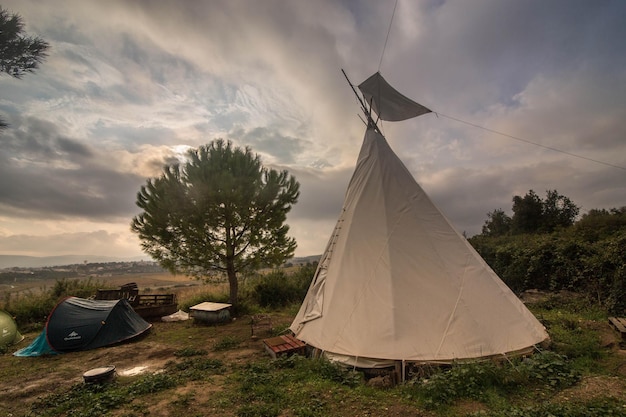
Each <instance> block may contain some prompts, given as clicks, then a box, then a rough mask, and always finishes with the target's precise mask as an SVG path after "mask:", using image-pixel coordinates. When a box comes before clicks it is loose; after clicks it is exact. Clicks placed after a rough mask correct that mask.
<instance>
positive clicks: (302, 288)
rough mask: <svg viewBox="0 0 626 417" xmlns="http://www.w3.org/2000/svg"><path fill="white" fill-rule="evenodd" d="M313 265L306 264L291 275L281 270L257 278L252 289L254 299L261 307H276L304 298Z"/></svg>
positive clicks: (311, 277)
mask: <svg viewBox="0 0 626 417" xmlns="http://www.w3.org/2000/svg"><path fill="white" fill-rule="evenodd" d="M314 273H315V267H314V266H313V265H306V266H303V267H301V268H300V269H298V270H297V271H296V272H294V273H293V274H291V275H287V274H286V273H285V272H284V271H282V270H276V271H273V272H271V273H269V274H267V275H265V276H261V277H259V278H258V282H257V283H256V284H255V285H254V290H253V291H252V294H253V298H254V300H255V301H256V302H257V303H258V304H259V305H260V306H262V307H271V308H278V307H284V306H286V305H289V304H292V303H299V302H301V301H302V300H303V299H304V296H305V295H306V292H307V290H308V288H309V285H310V283H311V280H312V279H313V274H314Z"/></svg>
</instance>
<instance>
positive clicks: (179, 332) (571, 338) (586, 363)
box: [0, 295, 626, 417]
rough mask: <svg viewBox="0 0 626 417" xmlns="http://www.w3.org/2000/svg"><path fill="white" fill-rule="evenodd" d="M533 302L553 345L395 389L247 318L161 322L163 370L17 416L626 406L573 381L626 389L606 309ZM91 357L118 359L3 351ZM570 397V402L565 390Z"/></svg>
mask: <svg viewBox="0 0 626 417" xmlns="http://www.w3.org/2000/svg"><path fill="white" fill-rule="evenodd" d="M297 307H298V306H296V305H291V306H286V307H284V308H281V309H277V310H271V314H272V321H273V324H274V325H275V329H279V330H281V329H282V330H284V329H285V328H286V326H287V325H288V323H290V322H291V317H292V316H293V314H294V311H296V310H297ZM529 307H530V308H531V310H532V311H533V312H534V313H535V314H536V315H537V317H538V318H539V319H540V320H541V321H542V322H543V323H544V324H545V325H546V327H547V329H548V332H549V334H550V336H551V339H552V340H551V343H550V345H549V346H546V347H545V348H544V350H543V351H542V352H541V353H538V354H535V355H533V356H531V357H529V358H526V359H521V358H518V359H511V360H510V361H506V360H505V361H501V362H492V361H485V362H481V363H466V364H463V363H457V364H453V365H451V366H447V367H437V366H430V367H422V368H415V369H414V371H415V374H416V375H417V374H419V375H420V376H421V378H419V379H416V380H413V381H410V382H408V383H406V384H404V385H398V386H395V387H391V388H387V389H381V388H374V387H371V386H368V385H367V383H366V378H365V376H364V375H363V374H361V373H359V372H356V371H354V370H352V369H347V368H344V367H340V366H337V365H334V364H332V363H329V362H327V361H325V360H314V359H307V358H303V357H300V356H291V357H281V358H279V359H278V360H271V359H270V358H269V357H268V356H267V355H266V354H265V353H264V352H263V350H262V347H261V346H260V343H261V342H260V341H258V340H253V339H251V338H250V326H249V323H248V321H247V320H245V319H243V318H241V319H238V320H235V321H234V322H232V323H228V324H224V325H219V326H198V325H194V324H193V322H192V321H188V322H178V323H159V325H158V326H155V330H154V332H152V333H151V334H149V335H148V336H147V337H146V339H145V340H142V341H139V342H137V345H136V347H137V348H143V346H144V345H143V344H144V343H146V344H148V343H149V344H150V345H159V346H162V347H163V350H162V351H163V352H165V353H164V355H168V356H165V357H166V358H167V360H169V362H167V364H166V365H165V367H164V369H163V371H162V372H161V373H157V374H144V375H138V376H133V377H129V376H118V377H117V378H116V379H115V380H114V381H113V382H110V383H106V384H83V383H77V384H74V385H71V386H69V385H61V386H51V387H50V389H51V390H52V392H51V393H49V394H47V393H46V394H40V395H41V396H40V397H39V398H38V399H37V400H36V401H34V402H32V401H28V402H26V401H24V398H20V397H17V398H15V401H24V402H23V404H22V403H20V405H19V406H17V407H16V408H15V409H13V410H12V412H13V415H14V416H15V417H17V416H18V415H24V416H42V417H47V416H57V415H65V416H73V417H83V416H84V417H92V416H106V415H116V416H124V417H134V416H136V417H143V416H150V415H164V413H167V414H169V415H185V416H192V417H193V416H201V415H220V416H237V417H256V416H296V417H317V416H329V415H341V416H348V417H355V416H363V415H369V416H386V415H407V416H413V417H417V416H420V417H452V416H483V417H501V416H513V417H578V416H591V417H596V416H597V417H599V416H626V407H624V400H625V399H626V395H625V394H624V393H623V392H622V393H621V395H622V396H621V397H620V398H621V399H622V400H621V401H620V400H616V399H614V398H609V397H608V395H609V394H615V392H605V391H603V392H600V393H599V394H598V393H596V394H594V395H593V396H586V397H585V396H578V395H576V394H575V393H574V394H572V393H571V392H570V391H568V390H570V389H576V387H577V385H578V384H581V380H582V379H584V378H589V377H600V378H610V379H611V381H618V382H615V384H617V385H615V386H619V387H622V388H623V387H626V383H625V377H624V376H623V375H620V374H618V373H616V369H617V368H618V367H619V366H621V365H623V363H624V357H623V356H620V355H618V354H616V352H615V350H614V349H613V350H612V349H611V348H610V347H606V346H604V347H603V346H602V344H601V342H600V340H601V336H603V335H604V336H606V334H604V333H606V332H607V331H610V329H608V325H607V314H606V312H604V311H602V310H601V309H599V308H597V307H596V306H594V305H593V304H589V303H588V302H587V301H585V300H584V299H582V298H576V297H570V296H566V295H561V296H552V297H548V298H547V299H546V300H544V301H542V302H538V303H536V304H534V305H530V306H529ZM603 332H604V333H603ZM91 355H102V356H104V357H106V355H107V350H102V351H94V352H93V353H88V352H81V353H76V354H74V355H73V356H70V355H58V356H56V357H50V358H28V359H24V358H21V359H17V358H12V357H10V354H9V353H7V354H4V355H0V379H2V378H6V379H11V378H19V375H20V373H22V375H24V376H26V375H31V374H33V373H45V372H54V374H55V375H56V376H63V377H67V378H66V379H67V380H71V378H72V377H75V376H76V375H77V365H76V362H75V361H78V360H80V361H83V362H81V363H83V364H84V363H90V362H89V360H90V359H89V358H91ZM72 357H73V358H75V359H72ZM30 359H33V360H30ZM85 361H86V362H85ZM80 366H82V365H78V369H80ZM591 379H594V378H591ZM620 384H621V385H620ZM618 394H619V393H618ZM564 397H567V398H570V400H567V401H564V400H559V398H561V399H562V398H564ZM155 404H159V405H158V407H159V408H160V409H159V410H158V411H157V410H155V409H154V405H155ZM19 407H22V408H19ZM18 409H19V410H21V411H23V414H18V413H17V412H15V410H18ZM477 410H481V411H480V412H479V411H477ZM21 411H20V412H21Z"/></svg>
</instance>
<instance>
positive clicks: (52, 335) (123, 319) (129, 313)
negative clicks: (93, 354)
mask: <svg viewBox="0 0 626 417" xmlns="http://www.w3.org/2000/svg"><path fill="white" fill-rule="evenodd" d="M151 327H152V325H151V324H150V323H148V322H147V321H145V320H144V319H142V318H141V317H140V316H139V315H138V314H137V313H136V312H135V311H134V310H133V308H132V307H131V305H130V304H129V303H128V301H126V300H86V299H83V298H77V297H69V298H66V299H64V300H63V301H61V302H60V303H59V304H57V305H56V307H55V308H54V309H53V310H52V312H51V313H50V315H49V316H48V320H47V321H46V325H45V327H44V330H43V332H42V333H41V334H40V335H39V336H38V337H37V338H36V339H35V340H34V341H33V342H32V343H31V344H30V345H29V346H27V347H25V348H24V349H21V350H19V351H17V352H15V353H14V355H15V356H40V355H45V354H55V353H64V352H72V351H80V350H90V349H96V348H99V347H103V346H109V345H113V344H116V343H120V342H123V341H126V340H129V339H132V338H134V337H137V336H139V335H141V334H143V333H144V332H146V331H148V330H149V329H150V328H151Z"/></svg>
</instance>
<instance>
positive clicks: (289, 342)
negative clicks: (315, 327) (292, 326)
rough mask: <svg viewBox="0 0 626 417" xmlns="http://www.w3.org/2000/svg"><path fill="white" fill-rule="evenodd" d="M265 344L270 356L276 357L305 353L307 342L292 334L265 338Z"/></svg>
mask: <svg viewBox="0 0 626 417" xmlns="http://www.w3.org/2000/svg"><path fill="white" fill-rule="evenodd" d="M263 346H265V350H266V351H267V353H269V354H270V356H271V357H272V358H274V359H276V358H277V357H278V356H282V355H292V354H294V353H297V354H300V355H303V354H304V349H305V347H306V343H304V342H303V341H302V340H298V339H296V338H295V337H293V336H291V335H285V336H277V337H271V338H269V339H263Z"/></svg>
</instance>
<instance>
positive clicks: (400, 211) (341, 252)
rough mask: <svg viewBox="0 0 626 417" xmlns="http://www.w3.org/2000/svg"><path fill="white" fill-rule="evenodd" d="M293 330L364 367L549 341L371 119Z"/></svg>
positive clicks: (506, 350) (513, 349) (517, 349)
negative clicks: (452, 223)
mask: <svg viewBox="0 0 626 417" xmlns="http://www.w3.org/2000/svg"><path fill="white" fill-rule="evenodd" d="M394 91H395V90H394ZM374 101H375V100H374ZM381 102H383V103H384V102H385V99H384V98H383V99H382V100H381ZM290 329H291V330H292V331H293V332H294V334H295V335H296V337H297V338H299V339H300V340H303V341H305V342H307V344H309V345H310V346H312V347H314V348H317V349H319V350H320V351H322V352H324V354H325V355H326V356H327V357H329V358H331V359H333V360H336V361H340V362H344V363H346V364H350V365H353V366H358V367H364V368H369V367H384V366H391V365H393V364H394V362H395V361H408V362H420V363H428V362H439V363H449V362H452V361H455V360H460V359H477V358H485V357H490V356H494V355H512V354H516V353H521V352H527V351H530V350H532V349H533V346H534V345H535V344H538V343H540V342H541V341H543V340H545V339H547V337H548V335H547V333H546V331H545V329H544V327H543V326H542V325H541V324H540V323H539V321H538V320H537V319H536V318H535V317H534V316H533V315H532V313H531V312H530V311H529V310H528V309H527V308H526V307H525V306H524V304H523V303H522V302H521V301H520V300H519V299H518V298H517V297H516V296H515V294H513V292H512V291H511V290H510V289H509V288H508V287H507V286H506V285H505V284H504V283H503V282H502V280H501V279H500V278H499V277H498V276H497V275H496V274H495V272H494V271H493V270H492V269H491V268H490V267H489V266H488V265H487V264H486V263H485V262H484V260H483V259H482V258H481V257H480V255H479V254H478V253H477V252H476V251H475V250H474V249H473V248H472V246H471V245H470V244H469V243H468V242H467V240H466V239H465V238H464V237H463V236H462V235H460V234H459V233H458V232H456V230H455V229H454V227H453V226H452V225H451V224H450V222H449V221H448V220H447V219H446V217H445V216H444V215H443V214H442V213H441V211H440V210H439V209H438V208H437V207H436V206H435V205H434V204H433V202H432V201H431V200H430V198H429V197H428V196H427V195H426V193H425V192H424V190H423V189H422V188H421V187H420V185H419V184H418V183H417V182H416V181H415V179H414V178H413V176H412V175H411V173H410V172H409V171H408V169H407V168H406V167H405V166H404V164H403V163H402V161H401V160H400V159H399V158H398V157H397V156H396V154H395V153H394V152H393V151H392V149H391V148H390V147H389V145H388V143H387V141H386V139H385V138H384V137H383V135H382V134H381V133H380V131H379V130H378V129H377V128H376V126H375V124H372V123H369V124H368V127H367V130H366V132H365V137H364V140H363V145H362V147H361V151H360V153H359V157H358V160H357V164H356V168H355V171H354V173H353V176H352V178H351V180H350V183H349V185H348V189H347V191H346V195H345V201H344V204H343V208H342V212H341V214H340V216H339V219H338V221H337V224H336V226H335V229H334V231H333V234H332V236H331V238H330V239H329V242H328V245H327V247H326V250H325V252H324V254H323V255H322V258H321V259H320V263H319V265H318V269H317V271H316V273H315V276H314V278H313V281H312V282H311V286H310V288H309V290H308V293H307V295H306V297H305V299H304V302H303V303H302V306H301V308H300V310H299V312H298V314H297V315H296V317H295V319H294V321H293V323H292V324H291V326H290Z"/></svg>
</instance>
